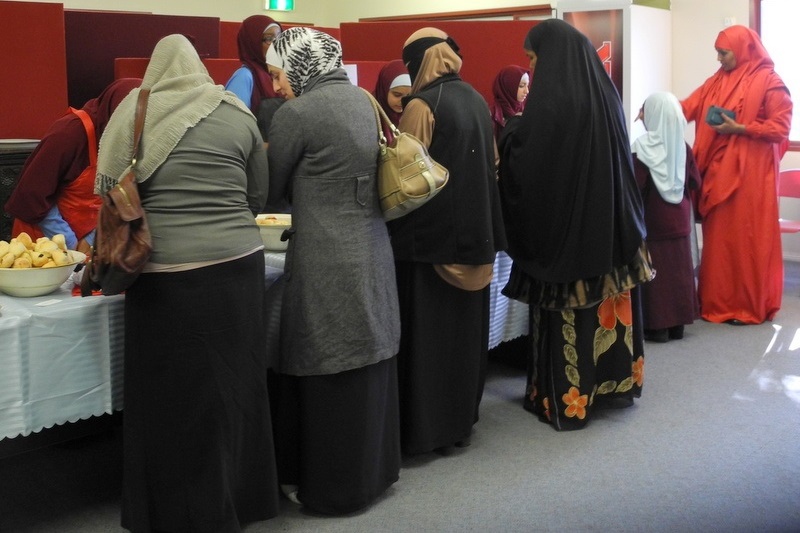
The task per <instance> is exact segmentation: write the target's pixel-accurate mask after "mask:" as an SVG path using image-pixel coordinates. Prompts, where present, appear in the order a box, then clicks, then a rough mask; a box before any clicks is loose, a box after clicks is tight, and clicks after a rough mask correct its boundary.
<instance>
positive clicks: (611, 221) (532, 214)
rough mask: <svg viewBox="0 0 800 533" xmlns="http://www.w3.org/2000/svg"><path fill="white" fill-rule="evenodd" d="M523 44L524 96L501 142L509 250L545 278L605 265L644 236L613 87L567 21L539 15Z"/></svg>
mask: <svg viewBox="0 0 800 533" xmlns="http://www.w3.org/2000/svg"><path fill="white" fill-rule="evenodd" d="M524 46H525V48H526V49H528V50H532V51H534V52H535V53H536V55H537V56H538V59H537V62H536V67H535V69H534V72H533V79H532V80H531V90H530V94H529V96H528V103H527V106H526V107H525V111H524V112H523V114H522V117H521V118H520V119H519V120H518V121H516V124H515V127H514V129H513V131H511V132H509V134H508V135H506V136H505V137H504V138H503V140H502V145H501V150H502V158H501V174H500V191H501V195H502V196H501V197H502V200H503V216H504V218H505V221H506V228H507V235H508V238H509V254H510V255H511V256H512V258H513V259H514V261H515V263H516V264H517V265H518V266H519V267H521V268H522V270H524V271H525V272H526V273H527V274H528V275H530V276H532V277H533V278H535V279H538V280H541V281H545V282H551V283H556V282H560V283H567V282H571V281H576V280H580V279H589V278H593V277H596V276H601V275H604V274H608V273H610V272H611V271H612V270H613V269H614V267H619V266H623V265H626V264H628V263H629V262H631V260H632V259H633V258H634V255H635V254H636V252H637V250H638V249H639V247H640V245H641V243H642V239H643V237H644V235H645V230H644V222H643V212H642V201H641V197H640V196H639V191H638V189H637V187H636V182H635V179H634V174H633V163H632V159H631V152H630V147H629V141H628V132H627V126H626V124H625V116H624V114H623V111H622V105H621V102H620V98H619V94H618V93H617V91H616V89H615V88H614V85H613V84H612V82H611V79H610V78H609V76H608V74H607V73H606V71H605V69H604V68H603V64H602V62H601V61H600V58H599V57H598V55H597V52H596V50H595V48H594V46H592V44H591V43H590V42H589V40H588V39H587V38H586V36H584V35H583V34H582V33H580V32H579V31H578V30H576V29H575V28H573V27H572V26H570V25H569V24H567V23H566V22H564V21H562V20H558V19H551V20H546V21H543V22H540V23H538V24H537V25H536V26H534V27H533V29H531V30H530V32H528V35H527V37H526V39H525V44H524Z"/></svg>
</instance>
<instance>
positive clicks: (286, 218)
mask: <svg viewBox="0 0 800 533" xmlns="http://www.w3.org/2000/svg"><path fill="white" fill-rule="evenodd" d="M266 220H269V221H270V223H265V221H266ZM256 224H258V230H259V231H260V232H261V240H262V241H263V242H264V248H265V249H266V250H269V251H270V252H285V251H286V248H287V247H288V246H289V242H288V241H281V235H283V231H284V230H287V229H289V228H291V227H292V215H291V214H289V213H263V214H261V215H257V216H256Z"/></svg>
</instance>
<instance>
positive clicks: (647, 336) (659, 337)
mask: <svg viewBox="0 0 800 533" xmlns="http://www.w3.org/2000/svg"><path fill="white" fill-rule="evenodd" d="M644 340H646V341H650V342H667V341H668V340H669V333H668V332H667V330H666V329H646V330H644Z"/></svg>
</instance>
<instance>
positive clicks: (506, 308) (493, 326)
mask: <svg viewBox="0 0 800 533" xmlns="http://www.w3.org/2000/svg"><path fill="white" fill-rule="evenodd" d="M511 263H512V260H511V258H510V257H508V255H507V254H506V253H505V252H498V253H497V256H496V257H495V261H494V277H493V278H492V283H491V285H490V286H489V290H490V293H491V301H490V303H489V306H490V307H489V349H490V350H491V349H492V348H494V347H496V346H497V345H498V344H500V343H501V342H506V341H510V340H513V339H516V338H517V337H520V336H522V335H527V334H528V322H529V320H530V319H529V317H528V305H527V304H524V303H521V302H518V301H516V300H511V299H509V298H506V297H505V296H503V295H502V294H501V292H500V291H501V290H503V287H505V286H506V283H507V282H508V276H509V274H511Z"/></svg>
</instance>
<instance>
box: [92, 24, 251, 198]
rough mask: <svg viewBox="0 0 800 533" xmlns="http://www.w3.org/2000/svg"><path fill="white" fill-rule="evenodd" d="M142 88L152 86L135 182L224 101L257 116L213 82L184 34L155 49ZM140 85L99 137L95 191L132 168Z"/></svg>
mask: <svg viewBox="0 0 800 533" xmlns="http://www.w3.org/2000/svg"><path fill="white" fill-rule="evenodd" d="M141 88H142V89H150V98H149V100H148V103H147V113H146V115H145V122H144V131H143V132H142V139H141V141H140V143H141V144H140V152H141V157H140V159H139V161H138V162H137V164H136V181H137V182H138V183H142V182H144V181H145V180H147V179H148V178H149V177H150V176H151V175H152V174H153V172H155V171H156V169H157V168H158V167H159V166H161V164H162V163H163V162H164V161H165V160H166V159H167V157H168V156H169V154H170V153H171V152H172V150H173V149H174V148H175V146H176V145H177V144H178V142H179V141H180V140H181V139H182V138H183V136H184V135H185V134H186V131H187V130H188V129H189V128H192V127H193V126H196V125H197V123H199V122H200V121H201V120H202V119H204V118H205V117H207V116H208V115H209V114H211V112H212V111H214V110H215V109H216V108H217V107H218V106H219V104H220V102H222V101H225V102H228V103H230V104H233V105H234V106H236V107H237V108H238V109H239V110H241V111H242V113H245V114H247V115H248V116H249V117H250V119H251V120H255V117H253V114H252V113H251V112H250V110H249V109H248V108H247V106H245V105H244V104H243V103H242V102H241V100H239V98H237V97H236V95H234V94H233V93H231V92H227V91H225V89H224V87H222V86H221V85H215V84H214V81H213V80H212V79H211V78H210V77H209V75H208V71H207V70H206V67H205V66H204V65H203V62H202V61H200V57H199V56H198V55H197V51H196V50H195V49H194V47H193V46H192V44H191V43H190V42H189V40H188V39H186V37H184V36H183V35H177V34H176V35H168V36H167V37H164V38H163V39H161V40H160V41H159V42H158V44H156V47H155V48H154V49H153V54H152V56H151V57H150V62H149V63H148V65H147V70H146V71H145V74H144V78H143V80H142V86H141ZM139 92H140V91H139V89H134V90H133V91H132V92H131V93H130V94H129V95H128V96H127V97H126V98H125V99H124V100H123V101H122V102H121V103H120V105H119V107H117V109H116V111H115V112H114V114H113V115H112V117H111V120H110V121H109V122H108V126H106V129H105V132H103V136H102V138H101V139H100V149H99V151H98V157H97V177H96V178H95V184H94V189H95V192H96V193H97V194H101V195H102V194H105V193H106V192H107V191H108V190H109V189H111V188H112V187H114V186H115V185H116V184H117V183H118V182H119V180H120V179H121V178H122V176H124V175H125V173H127V172H128V170H129V168H130V162H131V152H132V151H133V123H134V116H135V114H136V101H137V99H138V98H139Z"/></svg>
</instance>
